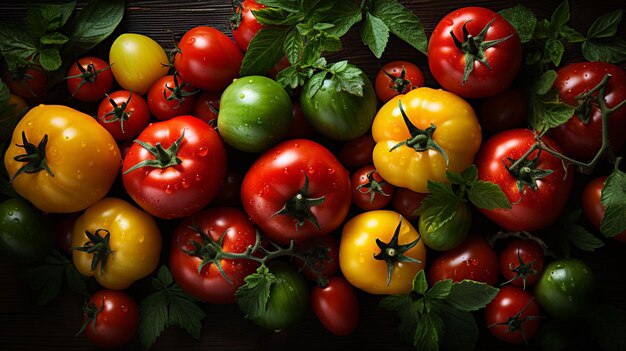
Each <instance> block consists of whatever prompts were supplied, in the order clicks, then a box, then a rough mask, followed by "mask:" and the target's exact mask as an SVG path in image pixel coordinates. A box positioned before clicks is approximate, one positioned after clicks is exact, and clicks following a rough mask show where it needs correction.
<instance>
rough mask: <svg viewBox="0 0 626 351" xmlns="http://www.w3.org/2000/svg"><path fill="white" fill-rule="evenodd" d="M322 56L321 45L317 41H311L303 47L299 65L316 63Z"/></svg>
mask: <svg viewBox="0 0 626 351" xmlns="http://www.w3.org/2000/svg"><path fill="white" fill-rule="evenodd" d="M321 55H322V45H321V42H320V41H319V40H311V41H309V42H307V43H306V44H305V45H304V50H303V51H302V59H301V62H300V64H301V65H310V64H313V62H315V61H317V60H318V59H319V58H320V57H321Z"/></svg>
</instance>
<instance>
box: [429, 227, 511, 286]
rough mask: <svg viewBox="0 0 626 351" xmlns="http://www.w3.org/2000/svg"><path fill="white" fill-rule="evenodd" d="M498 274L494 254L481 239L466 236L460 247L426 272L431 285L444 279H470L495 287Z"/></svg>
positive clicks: (440, 259) (476, 236)
mask: <svg viewBox="0 0 626 351" xmlns="http://www.w3.org/2000/svg"><path fill="white" fill-rule="evenodd" d="M499 273H500V269H499V263H498V255H497V254H496V252H495V251H494V250H493V249H492V248H491V246H489V244H488V243H487V241H486V240H485V239H483V238H482V237H480V236H478V235H468V236H467V238H466V239H465V240H464V241H463V242H462V243H461V245H459V246H457V247H456V248H454V249H452V250H450V251H446V252H444V253H443V254H442V255H441V256H439V257H437V258H436V259H435V260H434V261H433V263H432V264H431V265H430V269H429V270H428V282H429V283H430V284H431V285H432V284H435V283H436V282H438V281H440V280H444V279H452V280H453V281H455V282H459V281H461V280H463V279H471V280H475V281H479V282H483V283H486V284H489V285H495V284H496V282H497V281H498V274H499Z"/></svg>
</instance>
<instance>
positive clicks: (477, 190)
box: [467, 180, 511, 210]
mask: <svg viewBox="0 0 626 351" xmlns="http://www.w3.org/2000/svg"><path fill="white" fill-rule="evenodd" d="M467 196H468V198H469V200H470V202H471V203H472V204H474V206H476V207H478V208H484V209H487V210H494V209H496V208H504V209H510V208H511V201H509V199H508V198H507V197H506V195H505V194H504V192H503V191H502V189H500V187H499V186H498V185H496V184H494V183H491V182H486V181H482V180H479V181H477V182H476V183H474V184H473V185H472V186H471V187H470V188H469V191H468V192H467Z"/></svg>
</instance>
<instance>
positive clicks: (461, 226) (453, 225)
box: [418, 202, 472, 251]
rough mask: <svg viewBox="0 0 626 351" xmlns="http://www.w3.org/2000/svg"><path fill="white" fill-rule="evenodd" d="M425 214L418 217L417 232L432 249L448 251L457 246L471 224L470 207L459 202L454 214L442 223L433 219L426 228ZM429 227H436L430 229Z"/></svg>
mask: <svg viewBox="0 0 626 351" xmlns="http://www.w3.org/2000/svg"><path fill="white" fill-rule="evenodd" d="M426 218H427V216H425V215H422V216H420V219H419V222H418V224H419V232H420V234H421V235H422V240H423V241H424V244H425V245H426V246H427V247H428V248H430V249H433V250H437V251H448V250H451V249H453V248H455V247H457V246H459V245H460V244H461V243H462V242H463V239H465V237H466V236H467V233H468V232H469V229H470V225H471V224H472V211H471V210H470V207H469V206H468V205H467V204H465V203H462V202H460V203H459V204H458V206H457V208H456V211H455V214H454V216H453V217H452V218H451V219H450V220H449V221H447V222H445V223H443V224H441V225H440V224H439V223H437V221H435V223H434V225H431V226H430V227H429V228H428V229H427V227H426ZM430 228H436V229H435V230H431V229H430Z"/></svg>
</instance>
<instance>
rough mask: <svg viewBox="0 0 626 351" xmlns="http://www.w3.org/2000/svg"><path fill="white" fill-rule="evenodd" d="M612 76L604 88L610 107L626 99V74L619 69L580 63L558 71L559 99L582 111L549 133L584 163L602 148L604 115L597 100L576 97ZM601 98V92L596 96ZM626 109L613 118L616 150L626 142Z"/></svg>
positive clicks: (612, 131) (598, 64)
mask: <svg viewBox="0 0 626 351" xmlns="http://www.w3.org/2000/svg"><path fill="white" fill-rule="evenodd" d="M607 74H610V75H611V79H609V82H608V85H607V86H606V88H605V89H604V101H605V102H606V105H607V107H608V108H612V107H614V106H616V105H617V104H619V103H621V102H623V101H624V100H626V72H624V70H623V69H622V68H620V67H619V66H615V65H612V64H610V63H606V62H578V63H571V64H569V65H566V66H563V67H562V68H561V69H559V70H558V72H557V78H556V81H555V82H554V87H555V88H556V89H558V91H559V98H560V99H561V101H563V102H564V103H566V104H568V105H572V106H579V108H578V111H577V112H576V113H575V114H574V115H573V116H572V117H571V118H570V119H569V120H568V121H567V122H566V123H565V124H562V125H561V126H559V127H556V128H554V129H552V130H551V131H550V132H549V135H550V137H552V138H553V139H554V140H555V141H556V142H557V143H558V144H559V145H560V146H561V147H562V148H563V150H564V151H565V154H566V155H568V156H570V157H573V158H575V159H577V160H580V161H590V160H591V159H593V157H594V156H595V155H596V153H597V152H598V150H599V149H600V146H601V145H602V114H601V113H600V108H599V107H598V105H597V103H596V102H594V101H587V102H585V101H578V100H576V97H577V96H578V95H580V94H583V93H586V92H588V91H589V90H591V89H593V88H594V87H595V86H596V85H598V84H599V83H600V82H601V81H602V78H604V76H605V75H607ZM595 95H597V93H596V94H595ZM624 130H626V108H624V107H621V108H620V109H619V110H617V111H615V112H613V113H612V114H611V115H610V118H609V129H608V131H609V138H610V140H611V145H612V146H613V148H614V150H619V148H621V147H622V146H623V145H624V142H625V141H626V136H625V134H624Z"/></svg>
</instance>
